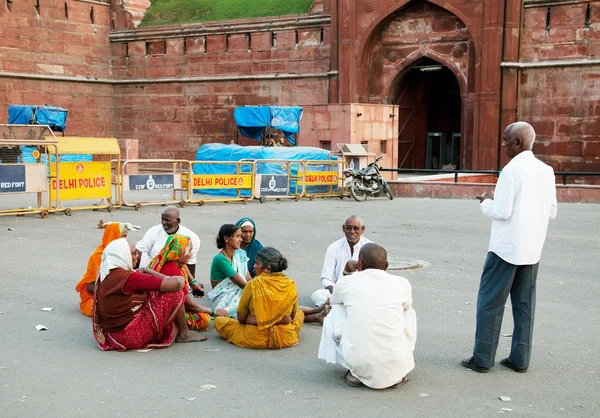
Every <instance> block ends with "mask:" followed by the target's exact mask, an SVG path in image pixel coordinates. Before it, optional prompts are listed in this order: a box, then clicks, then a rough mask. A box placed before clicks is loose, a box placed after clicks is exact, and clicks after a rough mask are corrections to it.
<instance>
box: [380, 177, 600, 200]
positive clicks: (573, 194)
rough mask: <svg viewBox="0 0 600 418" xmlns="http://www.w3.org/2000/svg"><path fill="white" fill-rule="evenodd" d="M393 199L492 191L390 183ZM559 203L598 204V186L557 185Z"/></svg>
mask: <svg viewBox="0 0 600 418" xmlns="http://www.w3.org/2000/svg"><path fill="white" fill-rule="evenodd" d="M389 185H390V188H391V189H392V193H393V195H394V196H395V197H421V198H425V197H429V198H432V199H474V198H475V195H478V194H480V193H482V192H485V191H488V190H493V189H494V187H496V185H495V184H492V183H442V182H425V181H419V182H416V181H415V182H406V181H390V182H389ZM556 193H557V198H558V201H559V202H567V203H600V186H588V185H567V186H563V185H557V186H556Z"/></svg>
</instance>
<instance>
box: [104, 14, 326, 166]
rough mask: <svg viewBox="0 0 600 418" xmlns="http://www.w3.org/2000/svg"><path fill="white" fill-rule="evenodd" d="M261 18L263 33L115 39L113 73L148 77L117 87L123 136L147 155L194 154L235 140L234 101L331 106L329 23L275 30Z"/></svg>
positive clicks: (236, 103) (119, 132)
mask: <svg viewBox="0 0 600 418" xmlns="http://www.w3.org/2000/svg"><path fill="white" fill-rule="evenodd" d="M247 22H253V21H246V22H228V26H230V25H236V24H245V23H247ZM254 22H255V21H254ZM262 22H263V23H260V24H261V25H264V27H263V29H264V31H263V30H261V31H255V28H254V29H253V31H248V32H244V31H242V30H240V32H243V33H238V32H234V31H231V32H230V33H222V34H207V35H206V36H204V35H199V36H189V37H175V38H171V37H162V38H159V39H146V40H144V39H142V40H132V41H126V42H119V41H115V42H113V54H114V55H113V56H114V69H113V71H114V74H115V77H116V78H120V79H132V78H133V79H142V80H143V81H140V82H139V83H135V84H126V85H117V86H115V111H116V115H117V117H116V124H117V127H116V132H117V136H119V137H126V138H137V139H139V140H140V157H142V158H144V157H146V158H155V157H169V158H193V157H194V156H195V153H196V151H197V149H198V148H199V147H200V145H202V144H204V143H210V142H228V141H229V140H230V139H234V138H235V123H234V120H233V109H234V108H235V107H236V106H243V105H311V104H321V103H322V104H324V103H327V102H328V100H329V78H328V77H327V76H326V73H327V72H328V70H329V54H330V51H329V48H330V47H329V27H328V25H325V27H323V28H322V30H323V35H321V28H320V27H316V28H299V29H297V31H296V30H277V29H274V30H270V31H269V30H268V26H269V24H268V22H267V21H262ZM225 32H227V31H226V30H225ZM296 32H297V35H296ZM144 33H145V32H144V31H143V30H142V31H138V37H137V38H138V39H139V38H143V37H144ZM272 33H275V35H276V39H275V42H274V43H273V41H272ZM248 35H249V37H250V38H248ZM321 36H322V39H321ZM296 40H297V41H298V42H297V43H296ZM249 46H250V48H249ZM301 74H309V75H314V74H320V76H318V77H303V76H301ZM280 75H282V76H284V77H283V78H281V79H278V77H279V76H280ZM290 75H296V76H297V78H289V77H290ZM221 77H228V80H223V79H222V78H221ZM257 77H264V79H257ZM158 78H160V79H164V78H174V79H177V80H179V79H181V81H175V80H173V81H170V82H163V83H155V82H152V81H153V79H154V80H156V79H158ZM202 78H204V79H202ZM220 78H221V79H220ZM248 144H252V145H254V143H253V142H252V143H251V142H250V141H248Z"/></svg>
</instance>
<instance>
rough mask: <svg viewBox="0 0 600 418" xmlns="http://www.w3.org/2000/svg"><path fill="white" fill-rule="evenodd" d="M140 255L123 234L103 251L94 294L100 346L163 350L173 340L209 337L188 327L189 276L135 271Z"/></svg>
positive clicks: (121, 349) (189, 340)
mask: <svg viewBox="0 0 600 418" xmlns="http://www.w3.org/2000/svg"><path fill="white" fill-rule="evenodd" d="M136 262H137V253H136V251H135V247H134V246H133V244H130V243H129V242H127V240H126V239H125V238H119V239H117V240H115V241H113V242H111V243H110V244H108V245H107V246H106V248H105V249H104V252H103V253H102V262H101V263H100V272H99V273H100V274H99V276H98V280H97V281H96V288H95V292H94V316H93V319H94V320H93V329H94V337H95V338H96V341H97V342H98V345H99V346H100V349H101V350H104V351H107V350H118V351H126V350H139V349H147V348H165V347H168V346H169V345H171V343H173V341H177V342H196V341H204V340H206V336H205V335H202V334H199V333H197V332H194V331H190V330H189V329H188V327H187V323H186V320H185V311H184V309H183V303H184V300H185V295H184V293H183V286H184V285H185V280H184V278H183V277H181V276H165V275H163V274H161V273H157V272H155V271H153V270H150V269H147V268H142V269H140V270H141V272H140V271H134V270H133V264H134V263H136Z"/></svg>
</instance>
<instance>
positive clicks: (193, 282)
mask: <svg viewBox="0 0 600 418" xmlns="http://www.w3.org/2000/svg"><path fill="white" fill-rule="evenodd" d="M196 283H198V282H197V281H196V279H194V280H192V281H191V282H190V286H192V285H195V284H196Z"/></svg>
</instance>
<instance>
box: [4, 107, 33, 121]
mask: <svg viewBox="0 0 600 418" xmlns="http://www.w3.org/2000/svg"><path fill="white" fill-rule="evenodd" d="M34 122H35V106H29V105H8V123H9V124H14V125H30V124H33V123H34Z"/></svg>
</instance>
